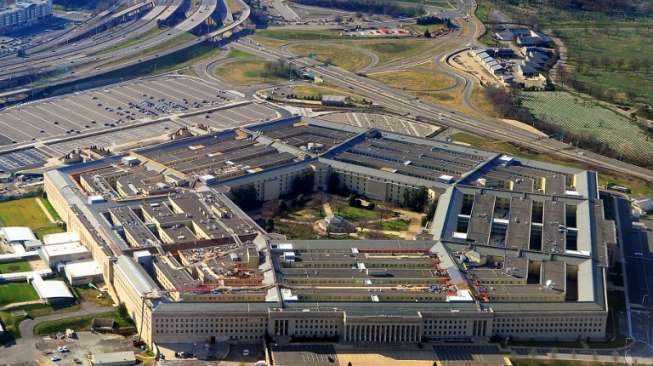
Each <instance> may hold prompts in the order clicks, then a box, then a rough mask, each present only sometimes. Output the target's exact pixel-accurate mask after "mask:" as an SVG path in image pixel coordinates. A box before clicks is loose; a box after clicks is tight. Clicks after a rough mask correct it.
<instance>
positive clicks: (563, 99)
mask: <svg viewBox="0 0 653 366" xmlns="http://www.w3.org/2000/svg"><path fill="white" fill-rule="evenodd" d="M521 102H522V104H523V105H524V107H526V108H528V109H529V111H531V113H533V114H534V115H535V116H536V117H537V118H538V119H540V120H542V121H546V122H548V123H551V124H554V125H557V126H560V127H562V128H564V129H565V130H566V131H569V132H571V133H574V134H576V135H591V136H593V137H594V138H596V139H597V140H599V141H601V142H604V143H606V144H608V145H609V146H610V147H611V148H612V149H613V150H615V151H617V152H619V153H621V154H623V155H624V156H626V157H629V158H630V159H632V160H635V161H645V160H649V159H653V141H651V136H649V135H648V134H647V133H646V132H644V131H643V130H641V129H640V128H639V127H638V126H637V124H636V123H634V122H631V121H630V120H629V119H628V118H626V117H624V116H622V115H620V114H617V113H615V112H613V111H611V110H609V109H607V108H604V107H603V106H601V105H599V104H598V103H596V102H594V101H592V100H588V99H584V98H581V97H578V96H575V95H573V94H571V93H567V92H524V93H522V94H521Z"/></svg>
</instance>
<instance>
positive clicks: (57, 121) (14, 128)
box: [0, 76, 237, 147]
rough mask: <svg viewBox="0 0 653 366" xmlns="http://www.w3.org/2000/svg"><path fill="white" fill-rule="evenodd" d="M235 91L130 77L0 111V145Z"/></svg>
mask: <svg viewBox="0 0 653 366" xmlns="http://www.w3.org/2000/svg"><path fill="white" fill-rule="evenodd" d="M236 98H237V97H236V96H235V95H232V94H230V93H228V92H225V91H223V90H220V89H218V88H216V87H214V86H212V85H210V84H208V83H204V82H203V81H201V80H198V79H195V78H189V77H184V76H165V77H158V78H152V79H146V80H136V81H131V82H127V83H122V84H117V85H116V86H112V87H107V88H103V89H94V90H90V91H86V92H80V93H74V94H68V95H65V96H62V97H55V98H50V99H45V100H41V101H37V102H33V103H27V104H23V105H19V106H16V107H12V108H8V109H6V110H4V111H1V112H0V147H2V146H5V147H9V146H12V145H19V144H22V143H30V142H36V141H43V140H48V139H53V138H61V137H69V136H75V135H82V134H88V133H93V132H98V131H102V130H109V129H112V128H116V127H121V126H127V125H130V124H134V123H136V122H138V121H139V120H141V121H142V120H153V119H157V118H161V117H162V116H165V115H169V114H173V113H188V112H192V111H194V110H199V109H205V108H211V107H217V106H220V105H224V104H226V103H228V102H231V101H233V100H235V99H236Z"/></svg>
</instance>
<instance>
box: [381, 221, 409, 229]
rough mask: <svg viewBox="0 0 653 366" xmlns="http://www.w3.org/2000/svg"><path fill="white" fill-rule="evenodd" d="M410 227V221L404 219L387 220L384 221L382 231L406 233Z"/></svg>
mask: <svg viewBox="0 0 653 366" xmlns="http://www.w3.org/2000/svg"><path fill="white" fill-rule="evenodd" d="M409 225H410V221H408V220H404V219H398V220H387V221H383V227H382V229H383V230H389V231H406V230H408V226H409Z"/></svg>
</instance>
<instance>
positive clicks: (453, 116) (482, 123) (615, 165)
mask: <svg viewBox="0 0 653 366" xmlns="http://www.w3.org/2000/svg"><path fill="white" fill-rule="evenodd" d="M235 47H236V48H239V49H241V50H243V51H246V52H250V53H254V54H260V55H264V56H267V57H270V56H273V57H276V58H278V59H286V60H290V62H291V63H292V64H294V65H295V66H299V67H306V68H308V69H312V70H313V71H315V72H316V75H319V76H320V77H322V78H323V79H324V80H325V81H326V82H328V83H330V84H334V85H337V86H341V87H344V88H347V89H350V90H352V91H353V92H355V93H357V94H360V95H362V96H365V97H368V98H371V99H372V100H373V101H374V102H375V103H377V104H380V105H383V106H385V107H387V108H389V109H390V110H393V111H396V112H399V113H407V114H411V115H413V116H422V117H427V118H429V119H431V120H432V121H434V122H435V123H437V124H442V125H446V126H448V127H451V128H455V129H458V130H461V131H465V132H469V133H473V134H476V135H479V136H485V137H488V138H490V139H496V140H503V141H509V142H512V143H515V144H518V145H520V146H523V147H526V148H529V149H532V150H534V151H538V152H542V153H548V154H553V155H557V156H559V157H563V158H566V159H569V160H573V161H578V162H582V163H585V164H588V165H591V166H595V167H598V168H603V169H607V170H609V171H614V172H618V173H622V174H625V175H629V176H633V177H637V178H640V179H645V180H653V172H651V171H650V170H648V169H645V168H641V167H638V166H635V165H632V164H628V163H625V162H622V161H618V160H616V159H611V158H608V157H605V156H602V155H599V154H595V153H592V152H589V151H586V150H582V149H579V148H575V147H573V146H570V145H568V144H565V143H563V142H560V141H558V140H555V139H551V138H543V137H541V136H539V135H536V134H534V133H531V132H529V131H526V130H523V129H520V128H517V127H512V126H509V125H506V124H505V123H503V122H500V121H497V120H494V119H492V118H487V117H486V118H472V117H469V116H465V115H462V114H460V113H458V112H455V111H452V110H450V109H447V108H444V107H442V106H436V105H433V104H430V103H426V102H423V101H420V100H419V99H417V98H416V97H414V96H411V95H407V94H405V93H404V92H402V91H400V90H397V89H394V88H391V87H389V86H386V85H384V84H382V83H379V82H376V81H374V80H371V79H368V78H365V77H362V76H358V75H356V74H353V73H351V72H348V71H346V70H343V69H340V68H337V67H334V66H322V65H321V64H319V63H318V62H316V61H314V60H310V59H307V58H296V57H295V56H293V55H291V54H289V53H287V52H283V51H280V50H274V49H268V48H265V47H263V46H256V45H254V44H252V43H251V42H250V41H247V40H240V41H238V42H237V43H236V45H235Z"/></svg>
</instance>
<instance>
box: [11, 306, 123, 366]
mask: <svg viewBox="0 0 653 366" xmlns="http://www.w3.org/2000/svg"><path fill="white" fill-rule="evenodd" d="M112 310H113V308H112V307H102V306H97V305H95V304H93V303H89V302H84V303H82V305H81V308H80V309H79V310H77V311H74V312H70V313H59V314H51V315H47V316H42V317H38V318H34V319H25V320H23V321H22V322H21V323H20V326H19V329H20V334H21V338H18V339H17V340H16V341H15V343H13V344H9V345H5V346H3V347H0V354H1V355H2V356H1V357H0V361H2V362H6V363H8V364H10V365H11V364H15V363H21V362H33V361H34V359H35V358H36V356H37V355H38V353H37V350H36V342H37V341H38V340H39V339H40V336H37V335H35V334H34V327H35V326H36V325H38V324H39V323H42V322H45V321H49V320H56V319H64V318H71V317H76V316H85V315H93V314H101V313H106V312H108V311H112Z"/></svg>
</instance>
